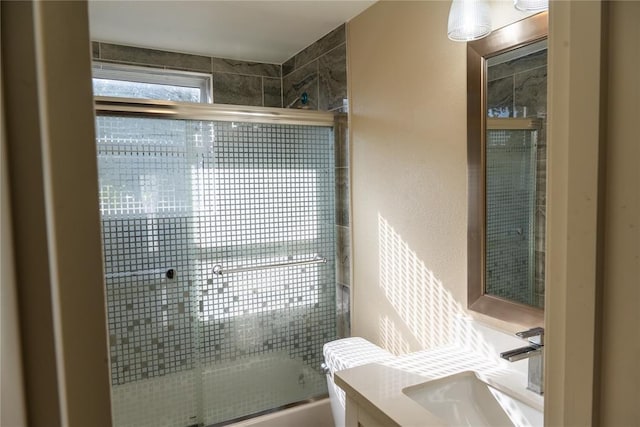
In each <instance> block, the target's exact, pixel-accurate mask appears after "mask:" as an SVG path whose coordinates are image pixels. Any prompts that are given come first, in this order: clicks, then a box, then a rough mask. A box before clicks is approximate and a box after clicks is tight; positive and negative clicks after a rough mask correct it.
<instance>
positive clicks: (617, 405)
mask: <svg viewBox="0 0 640 427" xmlns="http://www.w3.org/2000/svg"><path fill="white" fill-rule="evenodd" d="M639 23H640V2H637V1H636V2H627V1H617V2H611V3H610V4H609V30H608V31H609V32H608V35H609V49H608V55H609V61H608V63H609V69H608V71H609V77H608V82H606V83H605V84H606V85H607V88H608V109H607V110H608V114H607V134H606V137H607V139H606V184H605V212H604V216H605V221H604V233H605V234H604V241H603V244H604V247H603V249H604V272H603V273H604V280H603V292H602V340H601V346H600V348H601V351H602V354H601V357H602V359H601V363H602V368H601V371H600V381H601V390H600V398H601V401H600V422H601V425H603V426H623V425H638V424H640V405H639V404H638V403H640V367H639V366H638V363H639V358H638V355H640V314H639V313H640V309H639V308H640V188H639V187H640V173H639V172H638V171H639V170H640V169H639V167H638V165H640V138H639V137H638V120H639V119H640V83H639V81H638V76H640V25H639Z"/></svg>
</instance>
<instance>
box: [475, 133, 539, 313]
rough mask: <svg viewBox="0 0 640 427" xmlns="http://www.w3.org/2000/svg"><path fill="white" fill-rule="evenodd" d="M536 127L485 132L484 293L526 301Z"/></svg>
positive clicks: (530, 296)
mask: <svg viewBox="0 0 640 427" xmlns="http://www.w3.org/2000/svg"><path fill="white" fill-rule="evenodd" d="M536 134H537V131H513V130H510V131H497V130H491V131H488V132H487V166H486V168H487V178H486V181H487V184H486V185H487V189H486V192H487V193H486V200H487V202H486V203H487V225H486V227H487V228H486V251H487V259H486V272H485V278H486V292H487V293H488V294H490V295H495V296H498V297H502V298H507V299H509V300H512V301H517V302H520V303H523V304H527V305H536V304H537V299H536V298H535V293H534V283H533V281H534V269H535V262H536V261H535V258H534V256H533V250H532V247H533V246H532V245H533V244H534V240H535V223H534V221H535V218H534V217H535V193H536V192H535V188H536V167H535V165H536V138H537V135H536Z"/></svg>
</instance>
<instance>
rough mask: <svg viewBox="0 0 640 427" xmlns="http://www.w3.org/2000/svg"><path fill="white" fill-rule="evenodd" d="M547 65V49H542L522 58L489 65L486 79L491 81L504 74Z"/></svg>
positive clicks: (509, 74)
mask: <svg viewBox="0 0 640 427" xmlns="http://www.w3.org/2000/svg"><path fill="white" fill-rule="evenodd" d="M545 65H547V51H546V50H542V51H539V52H536V53H532V54H531V55H527V56H525V57H523V58H518V59H515V60H513V61H508V62H503V63H502V64H497V65H493V66H491V67H489V69H488V70H487V80H488V81H492V80H496V79H500V78H503V77H506V76H512V75H514V74H517V73H521V72H523V71H526V70H530V69H532V68H538V67H543V66H545Z"/></svg>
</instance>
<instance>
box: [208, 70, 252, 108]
mask: <svg viewBox="0 0 640 427" xmlns="http://www.w3.org/2000/svg"><path fill="white" fill-rule="evenodd" d="M213 102H214V103H215V104H235V105H252V106H262V78H261V77H259V76H243V75H239V74H228V73H213Z"/></svg>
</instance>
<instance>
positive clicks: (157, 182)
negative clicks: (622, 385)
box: [97, 117, 336, 425]
mask: <svg viewBox="0 0 640 427" xmlns="http://www.w3.org/2000/svg"><path fill="white" fill-rule="evenodd" d="M97 134H98V135H97V147H98V164H99V174H100V209H101V214H102V232H103V242H104V256H105V273H106V286H107V290H106V292H107V306H108V321H109V336H110V351H111V375H112V384H113V385H114V387H124V386H128V385H131V384H137V383H139V382H141V381H148V380H151V379H154V378H156V379H160V378H165V377H166V376H167V375H178V374H180V373H183V374H184V375H191V373H192V372H194V370H197V369H205V370H211V369H213V370H216V369H217V368H216V367H219V366H221V365H220V364H228V363H231V362H234V363H235V362H238V361H242V360H254V359H251V358H255V357H259V358H262V355H265V354H271V353H274V352H277V353H278V354H284V355H286V356H287V358H289V359H291V360H295V361H296V363H300V364H301V365H302V366H305V367H307V368H306V369H307V370H308V371H309V372H317V371H318V368H319V366H320V364H321V362H322V346H323V344H324V343H325V342H327V341H330V340H332V339H335V338H336V302H335V301H336V285H335V268H336V264H335V255H334V251H335V202H334V189H335V187H334V186H335V167H334V159H335V153H334V147H333V144H334V142H333V139H334V137H333V131H332V130H331V129H330V128H322V127H311V126H286V125H263V124H261V125H257V124H246V123H226V122H202V121H182V120H161V119H140V118H122V117H98V119H97ZM316 257H325V258H326V260H327V262H326V263H314V264H307V265H300V266H295V267H290V266H284V267H279V268H273V269H263V268H261V267H262V266H265V265H269V264H273V263H287V262H293V261H301V260H313V259H315V258H316ZM216 264H218V265H221V266H222V268H223V271H224V270H226V271H228V273H226V274H223V275H221V276H220V275H215V274H213V267H214V265H216ZM247 266H251V267H255V270H253V271H248V272H239V273H233V272H231V271H230V270H232V269H234V268H239V267H247ZM247 358H249V359H247ZM279 358H281V357H279ZM265 369H267V370H268V369H269V368H268V367H266V368H265ZM180 375H181V374H180ZM305 375H307V374H305ZM309 375H310V374H309ZM309 375H307V377H308V378H309V380H311V379H310V377H309ZM318 375H319V374H318ZM319 377H321V376H320V375H319ZM196 381H202V379H201V378H200V377H199V376H198V375H196ZM313 381H315V382H314V384H316V383H317V384H323V381H319V380H318V381H316V380H313ZM221 384H224V387H226V386H227V385H229V386H232V384H231V382H229V381H223V382H218V383H216V386H215V387H217V389H216V390H218V391H219V392H220V393H223V394H226V395H230V396H231V397H230V398H232V400H233V399H235V401H236V402H238V405H236V406H233V405H232V406H231V407H230V409H229V408H228V409H229V410H230V411H231V413H230V415H228V416H229V417H230V418H228V419H232V418H237V417H241V416H245V415H249V414H253V413H256V412H259V411H262V410H265V409H269V408H264V407H263V406H264V405H263V403H264V402H262V401H263V400H264V399H263V398H261V399H260V402H254V403H255V405H254V404H252V403H251V401H248V400H247V399H246V396H243V395H242V396H241V395H238V393H239V394H243V393H245V390H246V389H244V388H243V389H242V390H236V389H229V390H225V389H224V387H223V389H222V390H219V388H220V387H221ZM317 384H316V385H317ZM322 387H324V386H323V385H322ZM187 388H189V389H191V388H193V387H192V385H189V387H187ZM195 389H199V388H198V387H196V388H195ZM114 390H115V388H114ZM233 390H235V391H233ZM309 390H311V389H309V388H307V389H304V387H303V388H302V391H301V393H302V394H296V393H293V394H287V395H286V396H289V397H286V398H284V399H285V400H288V401H287V402H281V403H280V404H285V403H291V402H294V401H298V400H303V399H306V398H308V397H310V395H308V393H309ZM312 390H314V391H313V393H315V394H314V395H317V394H322V393H324V392H326V389H322V390H320V391H318V390H319V389H318V387H316V386H314V388H313V389H312ZM174 392H175V393H176V396H177V395H181V393H186V392H187V390H186V389H181V388H180V387H177V388H176V389H175V391H174ZM193 398H194V399H196V398H197V396H194V397H193ZM205 398H206V396H205ZM278 399H280V400H282V396H280V397H278ZM240 403H241V404H240ZM191 416H192V414H189V417H191ZM225 416H227V415H225ZM218 421H224V420H221V419H220V420H218ZM218 421H216V422H218ZM123 425H127V422H125V421H123ZM167 425H175V424H167Z"/></svg>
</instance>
